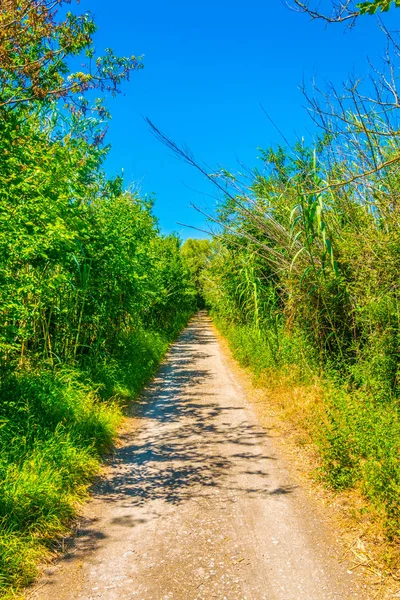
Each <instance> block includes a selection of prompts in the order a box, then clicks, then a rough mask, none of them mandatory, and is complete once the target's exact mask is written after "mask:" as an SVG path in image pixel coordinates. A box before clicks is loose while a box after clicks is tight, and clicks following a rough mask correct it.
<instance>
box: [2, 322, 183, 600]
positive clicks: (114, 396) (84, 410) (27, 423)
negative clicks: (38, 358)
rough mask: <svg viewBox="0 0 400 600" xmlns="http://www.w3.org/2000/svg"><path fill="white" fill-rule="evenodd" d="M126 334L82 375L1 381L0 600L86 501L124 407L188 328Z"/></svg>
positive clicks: (42, 374)
mask: <svg viewBox="0 0 400 600" xmlns="http://www.w3.org/2000/svg"><path fill="white" fill-rule="evenodd" d="M186 320H187V315H184V314H182V315H181V316H180V318H179V319H177V320H176V321H175V323H174V324H173V326H170V327H169V328H166V330H165V331H164V332H163V331H161V332H156V331H152V330H146V329H144V328H143V327H140V328H137V330H136V331H131V332H130V333H129V334H128V332H127V333H126V335H125V337H124V338H121V339H120V340H119V345H118V350H117V351H116V352H115V353H114V354H113V356H110V357H108V358H107V359H106V358H104V359H103V360H102V361H96V362H93V363H91V364H89V365H86V367H85V368H82V367H81V368H79V369H78V368H76V367H75V368H70V367H65V366H64V367H60V368H59V369H56V370H54V369H43V368H42V367H36V368H31V369H27V368H24V369H20V370H17V371H15V370H12V371H11V372H9V373H7V374H5V373H3V378H2V380H1V382H0V395H1V403H0V596H1V597H2V598H3V597H4V598H7V597H10V598H11V597H14V594H16V593H17V592H18V590H20V589H21V588H22V587H23V586H25V585H27V584H28V583H29V582H31V581H32V579H33V578H34V577H35V575H36V573H37V565H38V562H39V561H40V560H43V559H44V558H45V557H46V556H48V555H49V550H50V549H51V546H52V543H53V541H54V539H55V538H56V537H57V536H59V535H60V534H63V533H65V531H66V530H67V528H68V524H69V522H70V519H71V517H73V515H75V514H76V511H77V509H78V507H79V505H80V504H81V502H82V501H84V500H85V499H86V498H87V496H88V486H89V485H90V483H91V482H92V481H93V477H94V475H95V474H96V473H97V472H98V469H99V466H100V461H101V459H102V456H103V455H104V453H106V452H107V451H108V450H110V448H111V447H112V444H113V440H114V438H115V435H116V432H117V428H118V425H119V423H120V420H121V418H122V415H123V408H124V406H126V405H127V404H128V403H130V402H132V400H133V399H134V398H135V397H136V396H137V395H138V393H139V392H140V390H141V389H142V388H143V386H144V385H145V384H146V383H147V381H148V380H149V379H150V378H151V376H152V375H153V374H154V372H155V370H156V368H157V366H158V364H159V362H160V360H161V359H162V357H163V356H164V354H165V352H166V350H167V348H168V345H169V343H170V342H171V340H172V339H174V337H175V336H176V335H177V333H178V331H179V330H180V328H181V327H182V326H183V325H184V324H185V323H186Z"/></svg>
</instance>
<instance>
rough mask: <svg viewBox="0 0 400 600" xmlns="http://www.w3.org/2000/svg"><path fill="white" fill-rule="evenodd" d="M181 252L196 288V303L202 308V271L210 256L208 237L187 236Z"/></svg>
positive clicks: (203, 283)
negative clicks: (199, 238)
mask: <svg viewBox="0 0 400 600" xmlns="http://www.w3.org/2000/svg"><path fill="white" fill-rule="evenodd" d="M181 252H182V256H183V260H184V263H185V264H186V266H187V268H188V269H189V273H190V276H191V280H192V281H193V282H194V285H195V287H196V290H197V305H198V307H199V308H204V290H203V288H204V285H205V282H204V272H205V269H206V267H207V265H208V262H209V260H210V257H211V242H210V240H209V239H204V240H198V239H195V238H189V239H187V240H186V242H185V243H184V244H183V245H182V250H181Z"/></svg>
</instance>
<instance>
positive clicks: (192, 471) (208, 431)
mask: <svg viewBox="0 0 400 600" xmlns="http://www.w3.org/2000/svg"><path fill="white" fill-rule="evenodd" d="M203 319H205V318H204V317H203ZM203 319H197V320H196V321H195V322H194V323H192V324H191V325H190V326H189V327H188V328H187V329H186V330H185V331H184V333H183V334H182V335H181V336H180V338H179V340H178V341H177V342H176V343H175V344H174V346H173V347H172V348H171V350H170V352H169V355H168V361H167V362H166V363H165V364H164V365H163V366H162V367H161V369H160V371H159V373H158V375H157V377H156V379H155V381H154V383H153V384H152V385H151V386H150V387H149V389H148V390H147V392H146V394H145V396H144V397H143V400H142V416H143V417H145V419H144V421H143V422H144V425H143V427H142V428H141V430H140V431H139V432H137V434H135V435H133V436H132V435H130V436H127V437H126V439H125V443H124V446H123V447H122V448H121V449H120V450H119V451H118V453H117V455H116V456H115V459H114V461H113V466H112V471H111V474H110V475H109V476H108V477H107V479H106V480H104V481H103V482H102V483H101V484H100V485H99V486H97V489H96V491H95V494H96V495H97V496H98V497H100V498H101V499H102V501H104V502H115V501H118V502H119V503H121V502H122V503H123V505H124V506H126V507H133V506H136V507H143V506H144V505H146V504H147V503H149V502H152V501H154V500H160V499H161V500H163V501H164V502H167V503H169V504H172V505H177V504H179V503H182V502H186V501H188V500H190V499H191V498H196V497H199V498H200V497H202V498H204V497H208V496H213V497H215V494H216V493H220V492H222V490H224V491H225V494H224V501H227V500H228V501H229V499H231V500H232V501H234V500H235V498H236V497H237V496H238V495H243V494H245V495H246V497H248V498H249V497H254V498H259V497H260V496H265V495H274V496H279V495H286V494H289V493H291V492H292V490H293V487H290V486H288V487H278V488H276V489H271V485H270V484H269V473H268V471H267V470H266V468H265V461H268V462H272V461H275V458H274V457H273V456H270V455H268V453H266V452H265V450H264V448H263V442H265V441H266V439H267V432H266V431H265V430H264V429H262V428H261V427H259V426H257V425H254V424H252V423H250V422H249V421H248V419H247V418H246V415H245V413H244V410H243V407H242V406H241V405H240V403H239V405H238V401H237V398H234V399H232V403H231V404H229V403H228V405H226V402H225V406H222V405H221V404H220V402H219V401H218V399H217V398H215V396H214V393H213V392H212V391H211V390H213V387H214V386H213V382H214V383H215V372H212V371H211V370H210V368H208V367H207V366H204V365H207V364H209V361H208V362H207V361H206V360H204V361H203V359H210V358H212V357H213V356H214V354H211V353H210V352H208V351H207V347H210V348H211V345H212V344H216V343H217V341H216V338H215V336H214V335H213V333H212V331H211V330H210V328H209V327H205V325H204V320H203ZM199 345H201V346H202V350H199ZM235 413H236V414H235ZM227 448H228V449H229V451H227ZM260 465H261V466H260Z"/></svg>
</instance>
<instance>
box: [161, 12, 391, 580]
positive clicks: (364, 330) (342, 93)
mask: <svg viewBox="0 0 400 600" xmlns="http://www.w3.org/2000/svg"><path fill="white" fill-rule="evenodd" d="M296 4H297V6H298V7H300V8H301V9H302V10H304V11H306V12H308V13H309V14H311V16H313V17H315V18H317V17H319V18H324V19H325V18H326V15H317V14H316V13H315V14H313V13H312V12H310V11H311V8H310V5H309V4H307V5H304V4H302V3H297V2H296ZM345 5H346V6H345ZM362 6H363V10H362V11H361V12H360V11H358V12H357V14H354V10H353V13H352V17H351V18H352V19H354V18H358V17H359V16H360V15H362V14H363V12H364V13H366V12H376V11H379V10H386V9H387V8H390V6H391V3H388V2H386V3H384V2H372V3H364V4H363V5H362ZM338 7H339V8H340V7H341V8H342V9H343V10H345V12H342V13H340V14H339V13H338V12H337V9H338ZM368 7H369V8H368ZM353 8H354V5H353ZM367 8H368V10H366V9H367ZM364 9H365V10H364ZM351 10H352V3H350V2H348V3H341V4H340V6H339V3H338V4H337V5H335V12H334V13H332V14H331V15H330V16H329V20H342V19H341V18H339V17H343V15H346V14H350V13H351ZM346 11H347V12H346ZM333 17H335V18H333ZM360 18H364V17H362V16H361V17H360ZM365 18H368V17H365ZM380 27H381V30H382V32H383V33H384V35H385V37H386V42H387V45H388V46H387V47H388V50H387V54H386V56H385V61H384V64H383V65H382V66H379V67H376V68H375V69H374V70H373V74H374V77H375V78H374V79H372V80H371V81H366V82H362V81H356V80H355V81H351V80H349V81H348V83H347V84H346V86H345V88H344V89H343V90H335V89H333V88H332V87H330V88H329V89H327V90H323V91H321V90H318V89H314V90H312V91H311V92H308V91H307V90H305V94H306V96H307V99H308V101H309V106H310V109H311V114H312V116H313V118H314V120H315V121H316V122H317V124H318V125H319V127H320V132H321V133H320V135H319V137H318V138H317V139H315V140H314V141H311V142H310V144H309V145H307V144H306V143H305V142H304V141H301V142H299V143H297V144H296V145H295V146H294V147H289V146H287V145H286V144H284V145H282V146H280V147H274V148H269V149H266V150H260V160H261V163H262V166H261V167H259V168H258V169H257V170H255V171H254V172H253V174H252V175H251V176H250V180H249V176H248V175H246V177H245V178H244V177H243V176H236V175H235V174H234V173H228V172H226V171H222V172H220V173H219V174H218V177H215V176H208V178H209V179H210V180H212V181H213V182H214V184H215V185H216V186H217V188H218V190H219V202H218V209H217V210H216V211H213V212H211V210H210V212H209V213H208V216H209V220H210V224H211V225H210V226H211V227H212V228H213V232H214V240H213V243H212V247H211V253H210V257H209V259H208V262H207V266H206V268H205V270H204V271H203V272H202V274H201V281H202V286H203V293H204V296H205V299H206V305H207V306H208V307H209V309H210V311H211V314H212V316H213V318H214V320H215V322H216V324H217V326H218V327H219V329H220V331H221V332H222V334H223V335H225V336H226V337H227V339H228V340H229V342H230V345H231V348H232V350H233V353H234V355H235V357H236V358H237V359H238V360H239V361H240V363H241V364H242V365H244V366H247V367H249V368H250V369H251V370H252V371H253V373H254V375H255V377H256V380H257V381H258V382H259V383H260V384H261V385H264V386H266V387H267V388H269V389H270V391H271V394H269V396H270V398H273V399H274V401H275V402H276V403H277V405H278V406H279V408H281V409H282V411H283V413H284V415H285V417H287V418H289V419H290V420H291V422H292V424H293V425H294V426H295V427H296V429H297V430H298V431H301V432H302V436H301V440H302V443H307V444H312V445H313V447H314V448H316V449H317V452H318V457H319V458H318V476H319V477H320V478H321V480H322V481H324V482H325V483H326V484H327V485H329V486H330V487H331V488H332V489H334V490H338V491H340V492H343V491H346V490H347V491H352V493H354V494H356V496H357V498H362V502H361V505H360V504H359V505H358V508H359V507H360V506H362V509H361V511H360V510H359V511H358V513H357V518H358V519H359V521H360V523H363V524H364V525H363V527H364V531H367V530H368V528H369V525H368V523H369V524H371V523H374V526H373V527H375V529H374V532H375V534H376V532H378V534H377V536H376V539H378V541H379V543H381V548H383V551H382V552H383V553H384V554H385V560H386V561H387V562H386V564H387V565H390V568H391V569H396V568H397V569H398V568H399V553H398V547H399V546H398V543H399V541H400V418H399V417H400V351H399V349H400V295H399V294H400V291H399V273H400V204H399V165H400V146H399V128H398V95H397V92H396V89H397V88H396V84H397V76H398V75H397V73H398V67H399V56H400V52H399V44H398V41H397V38H396V37H395V34H391V33H390V32H388V31H387V30H386V29H385V27H384V25H383V23H381V24H380ZM153 130H154V131H155V133H156V134H157V135H158V136H159V137H160V139H161V141H163V142H164V143H165V144H166V145H167V146H169V147H170V148H172V149H173V150H175V152H176V153H177V154H178V155H179V156H180V157H182V156H183V157H184V158H185V159H186V160H187V162H188V163H189V164H191V165H192V166H193V165H194V166H195V167H197V168H198V169H199V170H200V171H202V172H203V173H204V170H203V168H202V167H201V166H199V165H198V164H197V163H195V161H194V159H193V156H192V155H191V154H189V153H187V152H186V151H185V150H183V149H181V148H179V147H178V146H177V145H176V144H175V143H174V142H173V141H172V140H170V139H168V138H166V137H165V136H164V135H163V134H162V133H160V132H159V131H158V130H156V129H155V128H154V127H153ZM206 212H207V211H206ZM354 508H355V505H354Z"/></svg>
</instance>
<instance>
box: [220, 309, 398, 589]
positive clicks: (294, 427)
mask: <svg viewBox="0 0 400 600" xmlns="http://www.w3.org/2000/svg"><path fill="white" fill-rule="evenodd" d="M214 322H215V324H216V326H217V328H218V330H219V331H220V333H221V334H222V336H223V337H224V338H225V339H226V340H227V341H228V344H229V347H230V349H231V351H232V355H233V357H234V358H235V359H236V360H237V361H238V362H239V364H240V365H241V366H242V367H244V368H245V369H247V370H248V371H249V372H250V373H251V375H252V380H253V383H254V384H255V385H256V386H257V387H258V388H261V389H262V390H263V391H264V392H265V393H264V394H263V401H264V403H268V406H269V407H272V408H273V410H274V411H275V412H276V413H277V414H278V417H279V419H280V420H281V421H283V422H284V423H285V427H286V432H285V433H287V435H288V436H289V437H290V438H291V443H292V444H295V445H297V447H299V446H300V447H301V449H302V453H303V456H305V455H308V457H309V459H310V460H308V463H307V466H308V467H309V468H310V469H311V470H312V473H309V474H308V475H311V476H312V477H313V478H314V479H315V480H316V481H317V482H318V483H317V485H320V486H321V487H322V486H324V488H325V489H327V490H328V492H327V493H328V494H329V495H330V498H331V500H328V501H329V502H331V503H332V502H333V503H335V504H336V505H337V506H338V507H340V510H341V511H342V512H343V513H345V514H343V516H344V517H345V526H346V527H348V528H351V530H352V531H351V536H350V537H351V539H352V541H353V542H354V540H355V541H356V543H354V545H353V547H352V552H353V554H354V555H355V556H356V557H357V560H358V564H359V566H360V565H364V566H365V567H366V568H368V569H369V570H370V571H371V572H373V574H374V576H375V579H376V580H377V581H381V582H383V581H385V582H386V583H385V585H382V590H383V589H385V588H386V587H387V585H386V584H387V580H388V578H389V579H391V581H390V582H389V588H390V590H391V592H393V591H396V592H398V591H399V589H398V588H399V586H398V585H397V584H396V583H395V582H396V581H398V580H399V577H400V551H399V543H398V542H399V540H400V494H399V492H400V452H399V450H400V421H399V406H398V403H397V402H396V401H394V400H392V401H386V402H382V401H379V402H378V401H375V400H374V398H373V397H371V395H370V394H367V393H366V392H365V391H363V390H362V389H358V390H352V391H350V390H349V389H348V388H347V386H346V385H345V384H344V383H343V382H342V383H339V382H337V381H335V380H334V379H333V378H329V377H327V376H325V377H322V376H315V375H313V374H312V373H311V372H310V370H307V369H304V366H303V368H301V367H300V366H299V365H298V364H290V363H286V364H285V363H283V364H281V365H279V366H277V365H276V363H275V361H274V357H272V356H271V348H270V346H269V344H268V341H267V340H265V339H263V338H262V336H260V333H259V332H257V331H255V330H253V329H252V328H250V327H248V326H243V325H234V324H231V323H227V322H226V321H223V320H220V319H218V318H216V319H214ZM332 498H333V500H332ZM350 537H349V536H348V538H347V541H348V542H349V543H350ZM392 584H394V587H393V585H392ZM396 585H397V588H396ZM382 593H386V592H382ZM377 597H378V596H377ZM381 597H384V596H381ZM388 597H392V596H388Z"/></svg>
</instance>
